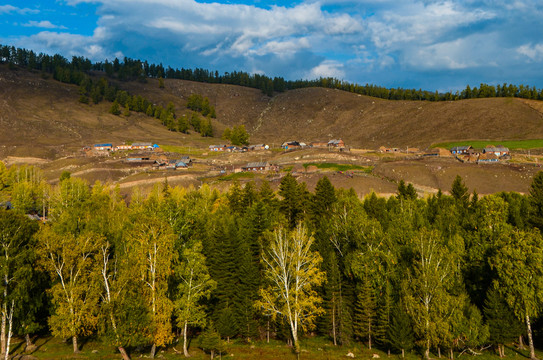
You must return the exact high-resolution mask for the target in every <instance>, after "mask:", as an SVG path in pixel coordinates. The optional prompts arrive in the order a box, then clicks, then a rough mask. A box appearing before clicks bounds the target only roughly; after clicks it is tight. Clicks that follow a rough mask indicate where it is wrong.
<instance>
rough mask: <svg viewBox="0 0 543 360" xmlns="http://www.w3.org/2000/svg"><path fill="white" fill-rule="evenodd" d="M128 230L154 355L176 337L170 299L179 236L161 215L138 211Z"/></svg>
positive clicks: (132, 257)
mask: <svg viewBox="0 0 543 360" xmlns="http://www.w3.org/2000/svg"><path fill="white" fill-rule="evenodd" d="M136 216H138V218H137V221H135V225H134V227H133V228H132V229H131V230H130V231H129V233H128V239H127V240H128V241H127V243H128V244H129V245H128V246H130V248H129V250H128V251H129V253H130V256H131V259H130V262H131V264H132V266H133V269H134V276H138V279H139V281H140V283H141V285H142V286H143V287H142V291H143V296H144V298H145V301H146V304H147V306H148V310H149V313H150V318H151V331H152V334H151V342H152V347H151V354H150V356H151V358H154V356H155V353H156V348H157V347H159V346H164V345H166V344H168V343H170V341H171V340H172V337H173V336H172V327H171V315H172V311H173V304H172V302H171V301H170V299H169V298H168V296H167V295H168V294H167V291H168V280H169V276H170V274H171V272H172V262H173V247H174V240H175V236H174V234H173V232H172V229H171V228H170V227H169V226H168V225H167V224H166V223H165V222H163V221H161V220H160V219H158V218H157V217H154V216H151V215H146V214H136Z"/></svg>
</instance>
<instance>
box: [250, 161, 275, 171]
mask: <svg viewBox="0 0 543 360" xmlns="http://www.w3.org/2000/svg"><path fill="white" fill-rule="evenodd" d="M277 170H279V166H277V165H272V164H270V163H268V162H251V163H248V164H247V165H245V166H242V167H241V171H277Z"/></svg>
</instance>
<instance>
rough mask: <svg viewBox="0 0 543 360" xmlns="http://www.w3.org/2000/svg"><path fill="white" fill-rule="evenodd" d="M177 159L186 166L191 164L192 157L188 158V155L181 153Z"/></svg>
mask: <svg viewBox="0 0 543 360" xmlns="http://www.w3.org/2000/svg"><path fill="white" fill-rule="evenodd" d="M179 160H181V161H182V162H184V163H185V164H187V166H192V159H191V158H190V156H188V155H183V156H181V157H180V158H179Z"/></svg>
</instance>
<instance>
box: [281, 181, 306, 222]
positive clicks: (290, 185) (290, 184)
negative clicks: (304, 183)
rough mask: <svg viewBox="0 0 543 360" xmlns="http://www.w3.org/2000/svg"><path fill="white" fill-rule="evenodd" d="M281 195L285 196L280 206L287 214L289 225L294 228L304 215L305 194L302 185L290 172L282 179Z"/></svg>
mask: <svg viewBox="0 0 543 360" xmlns="http://www.w3.org/2000/svg"><path fill="white" fill-rule="evenodd" d="M279 195H281V197H282V198H283V199H282V200H281V202H280V208H281V210H282V212H283V213H284V214H285V216H286V218H287V221H288V223H289V226H290V227H291V228H294V226H296V223H297V222H298V221H299V220H301V219H302V216H303V211H304V194H303V189H302V187H301V185H298V182H297V181H296V179H295V178H294V176H292V175H291V174H290V173H288V174H287V175H286V176H285V177H284V178H283V179H282V180H281V183H280V184H279Z"/></svg>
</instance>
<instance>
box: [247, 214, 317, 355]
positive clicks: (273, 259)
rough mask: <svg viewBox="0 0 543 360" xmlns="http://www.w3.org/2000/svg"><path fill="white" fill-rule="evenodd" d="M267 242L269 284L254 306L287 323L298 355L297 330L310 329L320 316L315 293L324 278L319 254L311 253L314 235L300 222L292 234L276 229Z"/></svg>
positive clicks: (266, 262) (265, 260)
mask: <svg viewBox="0 0 543 360" xmlns="http://www.w3.org/2000/svg"><path fill="white" fill-rule="evenodd" d="M270 237H271V238H270V239H268V240H269V242H270V245H269V249H268V251H267V252H266V253H265V254H264V255H263V261H264V263H265V264H266V265H265V270H264V276H265V278H266V279H267V280H268V285H267V286H266V287H264V288H262V289H261V290H260V295H261V299H260V300H259V301H257V302H256V306H258V307H260V308H261V309H263V311H264V312H266V313H268V314H270V315H271V316H272V318H276V317H277V316H280V317H282V318H284V319H285V321H286V322H287V323H288V325H289V327H290V331H291V336H292V340H293V344H294V351H295V352H296V353H299V352H300V343H299V340H298V331H299V329H300V328H301V329H310V328H312V327H313V326H314V324H315V318H316V316H317V315H319V314H322V313H323V309H322V308H321V307H320V306H319V304H320V303H321V298H320V297H319V295H318V294H317V293H316V291H315V290H314V288H315V286H319V285H320V284H321V283H322V282H323V281H324V279H325V274H324V272H322V271H321V270H320V269H319V264H320V262H321V261H322V259H321V257H320V255H319V254H318V253H316V252H314V251H312V250H311V246H312V244H313V241H314V240H313V236H311V235H309V234H308V233H307V229H306V228H305V226H304V225H303V224H302V223H300V224H298V226H297V227H296V228H295V229H294V230H293V231H291V232H289V231H288V230H286V229H285V228H284V227H279V228H277V229H276V230H275V231H274V232H273V234H272V235H271V236H270Z"/></svg>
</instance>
